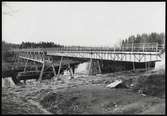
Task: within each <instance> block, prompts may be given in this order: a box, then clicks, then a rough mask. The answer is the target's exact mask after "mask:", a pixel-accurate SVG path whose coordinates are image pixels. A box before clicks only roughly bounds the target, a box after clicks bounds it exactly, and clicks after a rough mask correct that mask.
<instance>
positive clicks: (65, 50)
mask: <svg viewBox="0 0 167 116" xmlns="http://www.w3.org/2000/svg"><path fill="white" fill-rule="evenodd" d="M150 45H151V46H150ZM162 49H163V48H162V47H161V46H160V47H159V46H158V44H152V43H151V44H148V43H147V44H142V43H140V45H134V44H132V45H130V47H129V46H128V47H127V46H126V47H125V46H124V47H121V48H109V47H74V46H73V47H70V46H64V47H57V48H28V49H15V50H14V52H15V53H16V54H17V55H18V57H19V58H20V59H25V60H27V62H26V64H25V69H26V65H27V63H28V61H33V62H39V63H41V64H42V68H41V71H40V75H39V80H42V75H43V72H44V67H45V66H46V65H50V66H51V67H52V68H53V72H54V76H55V77H57V78H58V77H59V75H60V71H61V69H62V67H63V66H66V67H67V68H68V69H69V71H70V74H71V77H73V74H74V69H75V66H76V65H78V64H80V63H82V62H85V61H90V65H89V74H97V73H103V72H106V70H108V71H111V70H114V69H116V68H118V70H120V67H123V68H122V69H129V70H130V69H132V70H135V69H138V68H145V69H149V68H151V67H152V68H153V67H154V66H155V62H157V61H161V52H160V51H161V50H162ZM55 67H57V68H55Z"/></svg>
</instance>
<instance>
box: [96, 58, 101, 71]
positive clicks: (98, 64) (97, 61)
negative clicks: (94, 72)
mask: <svg viewBox="0 0 167 116" xmlns="http://www.w3.org/2000/svg"><path fill="white" fill-rule="evenodd" d="M97 65H98V68H99V73H100V74H101V68H100V63H99V60H97Z"/></svg>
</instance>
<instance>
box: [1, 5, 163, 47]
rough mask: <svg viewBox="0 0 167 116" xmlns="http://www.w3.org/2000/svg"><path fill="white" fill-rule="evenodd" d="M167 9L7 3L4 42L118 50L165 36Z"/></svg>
mask: <svg viewBox="0 0 167 116" xmlns="http://www.w3.org/2000/svg"><path fill="white" fill-rule="evenodd" d="M6 6H7V7H6ZM165 7H166V6H165V2H6V5H3V6H2V8H3V9H2V11H3V12H8V13H7V14H5V13H3V14H2V39H3V40H5V41H6V42H11V43H21V42H22V41H24V42H27V41H29V42H40V41H45V42H47V41H52V42H55V43H58V44H63V45H81V46H114V45H117V44H119V42H120V40H122V39H125V38H127V37H129V36H131V35H136V34H142V33H148V34H149V33H151V32H157V33H161V32H165Z"/></svg>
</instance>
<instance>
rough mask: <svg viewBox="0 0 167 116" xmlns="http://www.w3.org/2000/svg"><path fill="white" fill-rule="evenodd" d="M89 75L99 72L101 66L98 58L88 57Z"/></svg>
mask: <svg viewBox="0 0 167 116" xmlns="http://www.w3.org/2000/svg"><path fill="white" fill-rule="evenodd" d="M88 74H89V75H96V74H101V67H100V63H99V60H94V59H90V61H89V72H88Z"/></svg>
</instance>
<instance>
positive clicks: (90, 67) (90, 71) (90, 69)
mask: <svg viewBox="0 0 167 116" xmlns="http://www.w3.org/2000/svg"><path fill="white" fill-rule="evenodd" d="M91 73H92V59H90V64H89V73H88V75H91Z"/></svg>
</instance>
